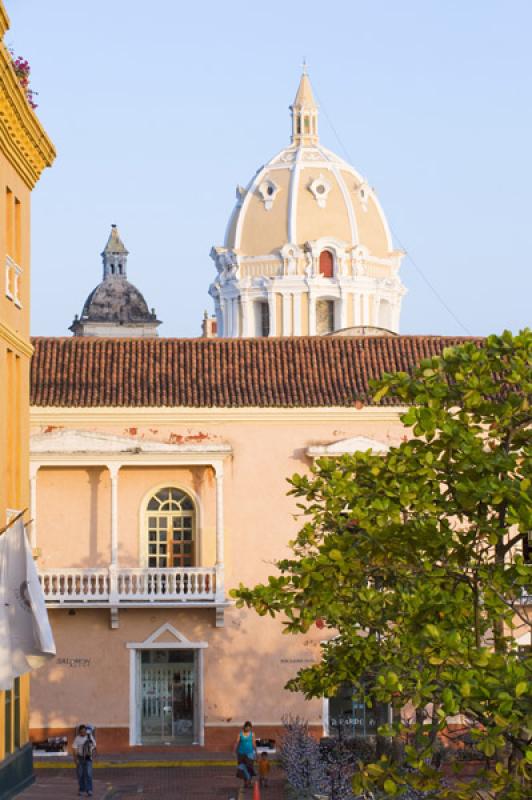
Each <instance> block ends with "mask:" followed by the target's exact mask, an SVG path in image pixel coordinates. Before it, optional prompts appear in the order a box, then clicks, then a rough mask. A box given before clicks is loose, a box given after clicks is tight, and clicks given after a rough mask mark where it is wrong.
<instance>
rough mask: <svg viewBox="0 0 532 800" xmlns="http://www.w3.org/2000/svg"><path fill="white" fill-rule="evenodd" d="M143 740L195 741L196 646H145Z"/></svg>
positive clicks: (143, 659) (157, 742)
mask: <svg viewBox="0 0 532 800" xmlns="http://www.w3.org/2000/svg"><path fill="white" fill-rule="evenodd" d="M140 657H141V674H140V690H141V720H140V723H141V739H142V744H159V743H164V742H171V743H175V744H192V743H193V742H194V741H195V738H196V736H195V734H196V724H195V723H196V717H197V713H196V694H197V679H196V673H197V669H196V657H195V652H194V650H164V649H161V650H141V654H140Z"/></svg>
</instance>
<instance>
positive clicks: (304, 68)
mask: <svg viewBox="0 0 532 800" xmlns="http://www.w3.org/2000/svg"><path fill="white" fill-rule="evenodd" d="M301 74H302V75H308V70H307V59H306V58H305V56H303V63H302V64H301Z"/></svg>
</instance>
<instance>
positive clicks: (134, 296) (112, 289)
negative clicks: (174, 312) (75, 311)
mask: <svg viewBox="0 0 532 800" xmlns="http://www.w3.org/2000/svg"><path fill="white" fill-rule="evenodd" d="M155 318H156V317H155V314H152V313H151V312H150V310H149V309H148V304H147V303H146V301H145V299H144V297H143V296H142V293H141V292H140V291H139V290H138V289H137V287H136V286H133V284H132V283H130V282H129V281H128V280H126V278H122V277H120V276H116V277H111V278H106V279H105V280H103V281H102V282H101V283H99V284H98V286H97V287H96V288H95V289H93V290H92V292H91V293H90V295H89V296H88V297H87V299H86V300H85V305H84V306H83V311H82V312H81V319H82V320H86V321H88V322H118V323H121V324H122V325H124V324H125V325H127V324H128V323H131V322H133V323H135V322H137V323H138V322H152V321H153V320H154V319H155Z"/></svg>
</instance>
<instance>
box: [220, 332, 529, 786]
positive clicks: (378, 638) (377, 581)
mask: <svg viewBox="0 0 532 800" xmlns="http://www.w3.org/2000/svg"><path fill="white" fill-rule="evenodd" d="M531 353H532V334H531V332H530V331H529V330H525V331H523V332H521V333H520V334H519V335H516V336H512V335H511V334H510V333H508V332H505V333H503V335H502V336H490V337H489V338H487V339H486V340H485V341H483V342H482V343H481V344H480V345H479V343H477V342H473V341H471V342H466V343H465V344H463V345H461V346H459V347H456V348H449V349H446V350H444V352H443V354H442V356H441V357H437V358H432V359H429V360H425V361H423V362H422V363H421V364H420V366H419V368H417V369H416V370H415V371H414V372H413V374H412V375H408V374H406V373H398V374H396V375H385V376H384V377H383V379H382V380H381V381H380V382H379V383H378V384H377V385H376V387H375V389H376V393H375V396H374V400H375V401H376V402H378V401H380V400H382V399H383V398H394V399H395V401H399V402H401V403H402V404H405V405H407V406H408V407H409V410H408V411H407V412H406V413H404V414H403V415H402V417H401V419H402V422H403V424H404V425H405V428H406V429H408V430H407V431H405V433H407V434H408V435H405V438H404V441H403V442H402V444H401V445H400V446H398V447H392V448H390V450H389V451H388V452H387V454H385V455H384V456H382V455H374V454H372V453H371V452H366V453H355V454H353V455H348V456H347V455H346V456H342V457H340V458H338V459H329V458H327V459H320V460H318V461H317V462H316V464H315V465H314V467H313V468H312V471H311V475H310V476H307V475H295V476H293V477H292V479H291V481H290V483H291V486H292V488H291V494H293V495H294V496H295V497H296V498H298V501H299V502H298V505H299V506H300V508H301V511H302V514H303V516H304V519H306V522H305V524H304V525H303V527H302V528H301V530H300V532H299V534H298V536H297V538H296V539H295V541H293V542H291V543H290V546H291V550H292V557H290V558H287V559H283V560H282V561H279V562H277V565H276V566H277V568H278V573H277V574H276V575H275V576H272V577H270V578H269V580H268V583H266V584H264V585H258V586H255V587H254V588H246V587H244V586H240V588H239V589H238V590H235V591H234V593H233V595H234V597H236V598H237V604H240V605H243V604H246V605H248V606H251V607H253V608H255V609H256V611H258V613H259V614H262V615H264V614H268V613H269V614H271V615H272V616H273V615H277V614H279V615H281V616H282V618H283V622H284V626H285V633H288V634H291V633H293V634H299V633H302V632H306V631H308V630H309V628H310V627H311V626H313V625H315V624H316V622H317V623H318V626H319V627H323V626H325V627H326V628H328V629H329V634H330V637H329V639H328V641H327V643H325V644H323V645H322V648H321V660H320V661H319V663H316V664H315V665H313V666H311V667H308V668H305V669H302V670H300V671H299V672H298V673H297V675H296V676H295V677H294V678H293V679H292V680H291V681H290V683H289V684H288V688H289V689H291V690H294V691H300V692H303V693H304V694H305V696H307V697H309V698H310V697H318V696H322V695H326V696H333V695H334V694H335V693H336V692H337V691H338V690H339V689H340V688H341V687H342V686H345V685H346V684H348V685H351V686H353V693H354V697H355V699H357V700H358V701H365V702H367V703H369V704H376V703H389V704H391V706H392V708H393V724H392V725H382V726H381V728H380V731H379V732H380V735H381V737H390V738H392V740H393V742H394V744H395V745H396V746H395V747H393V748H392V750H391V754H390V748H388V751H387V752H384V749H383V748H382V741H383V740H382V738H381V740H380V742H381V749H380V752H381V753H382V755H381V757H380V758H377V759H376V760H375V762H374V763H372V764H366V765H360V769H359V771H358V772H357V775H356V777H355V788H356V789H357V790H359V791H363V790H366V791H375V790H378V791H383V792H385V793H386V794H387V795H388V796H393V795H400V794H401V793H402V792H403V791H405V789H406V787H408V786H412V787H414V788H418V789H422V790H424V791H430V792H431V796H433V797H435V798H453V800H465V799H466V798H486V797H489V798H507V799H508V800H514V799H515V800H517V798H519V799H520V800H521V799H522V798H524V797H525V796H526V792H527V789H526V788H525V787H527V786H528V788H530V784H529V783H528V784H527V780H528V777H529V774H530V770H531V768H532V747H531V729H532V720H531V693H530V677H531V671H532V661H531V658H530V654H526V653H525V654H523V653H520V652H519V648H518V647H517V643H516V638H517V637H518V636H521V635H522V634H523V633H524V632H526V631H530V617H529V612H528V609H527V606H526V604H524V603H523V600H522V598H523V593H524V592H526V587H527V586H529V585H530V572H529V569H530V567H529V566H528V565H527V564H526V563H525V559H524V558H523V551H524V546H523V543H524V541H525V538H526V537H527V536H528V532H529V531H530V530H531V516H532V502H531V494H530V487H531V459H530V424H531V419H532V417H531V410H530V400H531V394H532V381H531V370H530V367H531ZM528 608H529V607H528ZM409 708H410V709H412V721H411V722H408V723H407V721H406V720H405V709H409ZM455 715H462V719H464V720H467V722H468V724H469V725H470V727H471V734H472V736H473V737H474V741H475V747H476V749H477V750H478V751H480V752H481V753H482V754H484V757H485V766H484V768H483V769H482V771H481V772H479V773H478V774H477V776H476V777H475V779H473V780H469V781H465V780H462V779H461V777H460V776H459V775H458V776H456V777H455V778H454V779H453V780H452V786H449V784H448V783H447V784H446V783H445V782H442V781H441V772H440V771H439V769H438V766H439V765H438V751H439V749H441V744H440V743H441V740H442V737H445V732H446V729H447V725H448V718H449V717H450V716H455ZM399 754H400V755H399ZM527 776H528V777H527Z"/></svg>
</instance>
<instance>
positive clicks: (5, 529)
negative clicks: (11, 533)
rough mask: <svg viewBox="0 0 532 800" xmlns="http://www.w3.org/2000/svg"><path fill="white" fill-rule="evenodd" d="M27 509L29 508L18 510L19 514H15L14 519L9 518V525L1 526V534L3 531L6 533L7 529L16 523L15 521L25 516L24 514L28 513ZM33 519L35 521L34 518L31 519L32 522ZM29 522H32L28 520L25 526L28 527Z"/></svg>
mask: <svg viewBox="0 0 532 800" xmlns="http://www.w3.org/2000/svg"><path fill="white" fill-rule="evenodd" d="M27 510H28V509H27V508H24V509H23V510H22V511H19V512H18V514H15V516H14V517H13V518H12V519H10V520H9V522H8V523H7V525H4V527H3V528H0V536H1V535H2V534H3V533H5V532H6V531H7V530H9V528H10V527H11V526H12V525H14V524H15V522H16V521H17V520H18V519H20V518H21V517H23V516H24V514H25V513H26V511H27ZM32 521H33V520H30V522H32ZM29 524H30V523H29V522H26V524H25V525H24V527H26V525H29Z"/></svg>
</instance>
